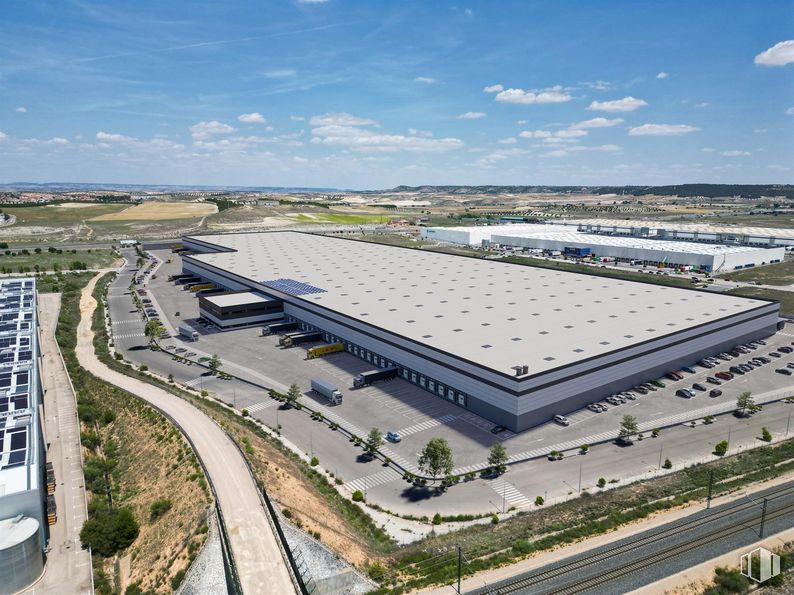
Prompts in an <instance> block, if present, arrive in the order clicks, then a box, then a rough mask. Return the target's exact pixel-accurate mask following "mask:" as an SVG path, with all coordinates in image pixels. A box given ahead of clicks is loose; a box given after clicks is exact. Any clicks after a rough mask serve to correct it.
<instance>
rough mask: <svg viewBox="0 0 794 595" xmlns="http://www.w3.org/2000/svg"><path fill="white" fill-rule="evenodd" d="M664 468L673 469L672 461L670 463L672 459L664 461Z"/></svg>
mask: <svg viewBox="0 0 794 595" xmlns="http://www.w3.org/2000/svg"><path fill="white" fill-rule="evenodd" d="M662 467H664V468H665V469H672V468H673V463H672V461H670V459H665V460H664V465H662Z"/></svg>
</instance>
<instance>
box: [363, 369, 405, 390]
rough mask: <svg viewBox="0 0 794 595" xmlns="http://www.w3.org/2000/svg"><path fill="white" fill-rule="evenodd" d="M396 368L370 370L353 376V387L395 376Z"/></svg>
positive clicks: (367, 384)
mask: <svg viewBox="0 0 794 595" xmlns="http://www.w3.org/2000/svg"><path fill="white" fill-rule="evenodd" d="M397 371H398V370H397V368H385V369H383V370H370V371H368V372H362V373H361V374H357V375H356V376H353V388H361V387H362V386H369V385H370V384H372V383H373V382H377V381H378V380H391V379H392V378H394V377H395V376H397Z"/></svg>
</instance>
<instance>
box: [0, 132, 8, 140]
mask: <svg viewBox="0 0 794 595" xmlns="http://www.w3.org/2000/svg"><path fill="white" fill-rule="evenodd" d="M4 138H8V135H7V134H6V133H5V132H3V131H2V130H0V140H3V139H4Z"/></svg>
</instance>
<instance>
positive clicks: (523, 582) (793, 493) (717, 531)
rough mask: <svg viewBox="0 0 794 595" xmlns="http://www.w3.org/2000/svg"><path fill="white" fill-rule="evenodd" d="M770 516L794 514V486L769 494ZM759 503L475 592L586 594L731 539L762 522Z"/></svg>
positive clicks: (743, 504)
mask: <svg viewBox="0 0 794 595" xmlns="http://www.w3.org/2000/svg"><path fill="white" fill-rule="evenodd" d="M766 498H767V506H768V508H767V514H766V520H767V521H772V520H774V519H776V518H780V517H782V516H785V515H787V514H794V486H788V487H784V488H780V489H777V490H773V491H770V492H768V493H767V495H766ZM758 509H759V505H758V503H757V502H741V503H737V504H735V505H733V506H729V507H726V508H722V509H719V510H717V511H715V512H714V513H712V514H709V515H706V516H702V517H700V518H697V519H694V520H692V521H689V522H680V523H677V524H676V525H675V526H672V527H669V528H667V529H663V530H661V531H659V532H656V533H652V534H650V535H645V536H641V537H637V538H636V539H630V540H629V541H626V542H625V543H621V544H620V545H617V546H615V547H612V548H609V549H606V550H602V551H599V552H595V553H593V554H591V555H588V556H586V557H583V558H579V559H577V560H573V561H572V562H570V563H569V564H565V565H562V566H558V567H555V568H550V569H545V570H544V569H538V570H536V571H531V572H529V573H526V574H524V575H521V576H519V577H516V578H515V579H513V580H508V581H503V582H501V583H498V584H495V585H491V586H488V587H484V588H481V589H477V590H474V591H472V592H471V593H472V594H477V595H485V594H489V595H507V594H510V593H524V592H531V593H544V594H551V593H554V594H560V595H567V594H570V593H583V592H586V591H589V590H592V589H595V588H597V587H599V586H602V585H606V584H608V583H610V582H612V581H614V580H616V579H618V578H621V577H623V576H626V575H628V574H631V573H633V572H637V571H638V570H641V569H642V568H646V567H648V566H649V565H652V564H656V563H658V562H662V561H664V560H668V559H670V558H673V557H675V556H678V555H681V554H682V553H685V552H687V551H690V550H692V549H694V548H698V547H701V546H704V545H708V544H710V543H712V542H715V541H718V540H720V539H723V538H725V537H730V536H732V535H735V534H737V533H740V532H741V531H744V530H745V529H747V527H748V526H749V525H750V524H752V523H756V522H759V521H760V519H761V513H760V510H758ZM748 511H753V512H755V511H757V514H750V515H749V518H745V517H746V516H747V515H746V514H745V517H742V518H741V521H740V522H738V523H734V524H731V525H729V526H727V527H717V528H714V529H711V530H708V531H707V532H706V533H705V534H702V533H701V534H699V535H693V536H692V538H691V539H687V540H686V541H684V542H682V543H676V544H672V545H669V546H666V547H665V546H664V545H663V543H662V542H664V541H666V540H669V539H671V538H674V537H676V536H679V535H681V534H683V533H686V532H690V531H693V530H697V529H699V528H703V527H706V526H708V525H710V524H712V523H714V522H717V521H720V520H722V519H726V518H728V517H732V516H736V515H742V513H747V512H748ZM655 544H656V545H657V546H658V549H657V550H656V551H654V552H653V553H651V554H648V555H645V556H642V557H640V558H637V559H633V560H631V561H630V562H629V563H627V564H624V565H619V566H617V567H616V568H613V569H603V570H600V572H599V574H598V575H597V576H589V577H582V578H581V579H577V580H574V581H570V582H568V583H565V584H561V585H556V586H553V587H545V588H544V587H543V583H546V582H548V581H551V580H554V579H562V578H563V577H565V576H566V575H570V574H571V573H576V572H579V571H583V570H586V569H588V568H593V567H598V566H600V567H601V568H603V567H604V566H605V564H606V563H607V562H609V561H612V560H615V559H618V558H620V557H622V556H625V555H626V554H628V553H629V552H631V551H633V550H636V549H638V548H644V547H648V546H652V545H655Z"/></svg>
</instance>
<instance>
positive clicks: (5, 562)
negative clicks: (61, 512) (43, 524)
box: [0, 515, 44, 593]
mask: <svg viewBox="0 0 794 595" xmlns="http://www.w3.org/2000/svg"><path fill="white" fill-rule="evenodd" d="M42 572H44V555H43V553H42V549H41V540H40V538H39V522H38V521H37V520H36V519H33V518H30V517H26V516H21V515H20V516H17V517H13V518H10V519H3V520H1V521H0V593H16V592H17V591H21V590H22V589H24V588H26V587H28V586H30V585H32V584H33V583H34V582H36V580H38V578H39V577H40V576H41V573H42Z"/></svg>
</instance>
